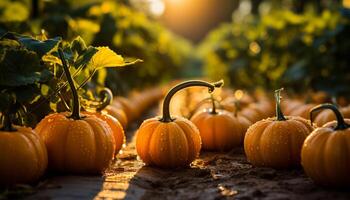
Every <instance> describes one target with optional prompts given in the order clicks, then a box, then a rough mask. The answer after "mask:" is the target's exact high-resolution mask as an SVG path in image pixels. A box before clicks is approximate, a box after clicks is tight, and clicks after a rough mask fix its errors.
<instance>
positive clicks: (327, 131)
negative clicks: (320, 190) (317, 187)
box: [301, 104, 350, 187]
mask: <svg viewBox="0 0 350 200" xmlns="http://www.w3.org/2000/svg"><path fill="white" fill-rule="evenodd" d="M320 109H331V110H332V111H333V112H334V114H335V116H336V119H337V120H336V121H332V122H329V123H327V124H325V125H324V126H323V127H321V128H317V129H315V130H314V131H313V132H312V133H311V134H310V135H309V136H308V137H307V138H306V140H305V142H304V145H303V148H302V153H301V163H302V166H303V168H304V170H305V172H306V174H307V175H308V176H309V177H311V178H312V179H313V180H314V181H315V182H316V183H318V184H321V185H327V186H339V187H349V186H350V173H349V169H350V125H349V124H350V119H345V120H344V118H343V116H342V114H341V113H340V112H339V110H338V109H337V108H336V106H334V105H332V104H322V105H319V106H317V107H315V108H314V109H312V111H311V114H310V115H311V116H312V113H313V112H316V111H318V110H320ZM311 119H312V117H311Z"/></svg>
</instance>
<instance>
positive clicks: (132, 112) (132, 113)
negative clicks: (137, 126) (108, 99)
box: [113, 96, 140, 122]
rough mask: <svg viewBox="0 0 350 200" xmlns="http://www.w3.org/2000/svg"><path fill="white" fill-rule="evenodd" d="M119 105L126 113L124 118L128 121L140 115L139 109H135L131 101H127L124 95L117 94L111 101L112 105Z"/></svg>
mask: <svg viewBox="0 0 350 200" xmlns="http://www.w3.org/2000/svg"><path fill="white" fill-rule="evenodd" d="M116 104H117V105H118V104H119V105H120V106H121V107H122V109H123V110H124V112H125V114H126V118H127V119H128V122H132V121H134V120H135V119H137V118H138V117H139V115H140V113H139V111H138V110H137V109H136V107H135V105H134V104H133V102H131V101H129V100H128V99H127V98H125V97H121V96H118V97H117V98H116V100H115V101H114V102H113V105H116Z"/></svg>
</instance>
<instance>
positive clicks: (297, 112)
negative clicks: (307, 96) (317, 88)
mask: <svg viewBox="0 0 350 200" xmlns="http://www.w3.org/2000/svg"><path fill="white" fill-rule="evenodd" d="M315 106H316V104H313V103H308V104H304V105H301V106H299V107H296V108H295V109H294V110H292V111H291V112H290V115H291V116H299V117H302V118H304V119H309V113H310V111H311V109H312V108H313V107H315Z"/></svg>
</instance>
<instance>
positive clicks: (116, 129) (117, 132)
mask: <svg viewBox="0 0 350 200" xmlns="http://www.w3.org/2000/svg"><path fill="white" fill-rule="evenodd" d="M89 114H91V115H95V116H97V117H98V118H100V119H102V120H103V121H105V122H107V124H108V125H109V127H110V128H111V129H112V133H113V137H114V142H115V154H118V153H119V151H120V150H121V149H122V147H123V144H125V139H126V138H125V134H124V129H123V127H122V125H121V124H120V123H119V121H118V120H117V119H116V118H114V117H113V116H111V115H109V114H107V113H98V112H94V113H89Z"/></svg>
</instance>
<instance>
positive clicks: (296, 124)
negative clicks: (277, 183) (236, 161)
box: [244, 89, 313, 168]
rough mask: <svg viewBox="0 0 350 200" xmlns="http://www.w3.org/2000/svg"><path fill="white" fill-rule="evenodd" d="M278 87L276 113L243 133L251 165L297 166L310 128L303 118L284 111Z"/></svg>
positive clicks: (245, 149)
mask: <svg viewBox="0 0 350 200" xmlns="http://www.w3.org/2000/svg"><path fill="white" fill-rule="evenodd" d="M280 91H281V89H280V90H276V91H275V98H276V117H274V118H268V119H265V120H261V121H258V122H257V123H255V124H253V125H252V126H250V127H249V128H248V131H247V133H246V136H245V139H244V151H245V153H246V156H247V159H248V161H249V162H250V163H252V164H253V165H254V166H263V167H272V168H289V167H293V166H299V165H300V152H301V147H302V144H303V142H304V139H305V138H306V137H307V135H308V134H309V133H310V132H311V130H312V129H313V127H312V126H311V125H310V124H309V123H308V121H307V120H305V119H302V118H300V117H290V116H287V117H285V116H284V115H283V113H282V111H281V108H280Z"/></svg>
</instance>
